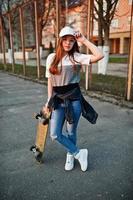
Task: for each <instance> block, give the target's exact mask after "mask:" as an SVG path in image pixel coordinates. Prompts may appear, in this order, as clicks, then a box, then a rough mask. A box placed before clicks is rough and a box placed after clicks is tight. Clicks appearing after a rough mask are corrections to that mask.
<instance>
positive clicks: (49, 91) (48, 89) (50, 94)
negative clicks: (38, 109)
mask: <svg viewBox="0 0 133 200" xmlns="http://www.w3.org/2000/svg"><path fill="white" fill-rule="evenodd" d="M47 92H48V99H47V102H46V103H45V105H44V106H43V108H42V112H43V113H48V112H49V109H48V102H49V99H50V98H51V96H52V93H53V86H52V81H51V78H48V87H47Z"/></svg>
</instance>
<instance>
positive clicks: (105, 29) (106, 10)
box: [94, 0, 118, 74]
mask: <svg viewBox="0 0 133 200" xmlns="http://www.w3.org/2000/svg"><path fill="white" fill-rule="evenodd" d="M117 3H118V0H95V1H94V11H95V13H96V15H95V13H94V19H95V20H96V21H97V23H98V46H99V48H101V49H102V50H103V53H104V59H103V60H101V61H100V62H99V65H98V73H101V74H106V70H107V64H108V59H109V33H110V25H111V21H112V19H113V17H114V13H115V11H116V6H117Z"/></svg>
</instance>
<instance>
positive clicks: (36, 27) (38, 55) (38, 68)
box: [34, 0, 40, 79]
mask: <svg viewBox="0 0 133 200" xmlns="http://www.w3.org/2000/svg"><path fill="white" fill-rule="evenodd" d="M34 7H35V32H36V55H37V77H38V79H40V42H39V32H38V30H39V26H38V6H37V1H36V0H35V1H34Z"/></svg>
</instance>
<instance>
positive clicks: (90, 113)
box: [48, 84, 98, 124]
mask: <svg viewBox="0 0 133 200" xmlns="http://www.w3.org/2000/svg"><path fill="white" fill-rule="evenodd" d="M62 87H63V86H62ZM75 100H80V103H81V113H82V116H83V117H84V118H86V119H87V120H88V121H89V122H90V123H92V124H95V123H96V120H97V117H98V114H97V112H96V111H95V110H94V109H93V107H92V106H91V105H90V104H89V103H88V102H87V101H86V100H85V98H84V97H83V95H82V93H81V90H80V87H79V85H78V84H75V87H73V88H72V89H71V90H68V91H67V92H65V93H64V92H63V93H62V92H61V93H60V92H59V91H58V92H57V91H56V88H54V89H53V95H52V97H51V98H50V100H49V102H48V107H49V108H50V109H51V110H52V109H54V110H55V109H58V104H59V103H64V105H65V106H64V107H65V119H66V120H67V121H68V122H69V123H70V124H72V123H74V116H73V110H72V105H71V102H72V101H75Z"/></svg>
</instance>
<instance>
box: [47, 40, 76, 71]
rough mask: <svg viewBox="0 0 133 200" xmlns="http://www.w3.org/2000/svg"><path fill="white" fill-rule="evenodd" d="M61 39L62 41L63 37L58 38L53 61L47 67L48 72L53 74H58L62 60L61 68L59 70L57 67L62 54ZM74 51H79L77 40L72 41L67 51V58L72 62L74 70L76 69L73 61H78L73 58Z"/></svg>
mask: <svg viewBox="0 0 133 200" xmlns="http://www.w3.org/2000/svg"><path fill="white" fill-rule="evenodd" d="M62 41H63V39H62V38H59V41H58V45H57V48H56V54H55V57H54V60H53V62H52V63H51V66H50V68H49V71H50V73H51V74H54V75H55V74H56V75H59V74H60V73H61V69H62V62H61V69H60V70H59V69H58V64H59V62H60V61H61V59H62V58H63V56H64V49H63V46H62ZM74 52H79V47H78V43H77V41H75V42H74V44H73V47H72V49H71V50H70V51H69V52H68V55H69V58H70V60H71V61H72V63H73V68H74V70H76V66H75V62H76V63H78V62H77V61H76V60H75V59H74Z"/></svg>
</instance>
